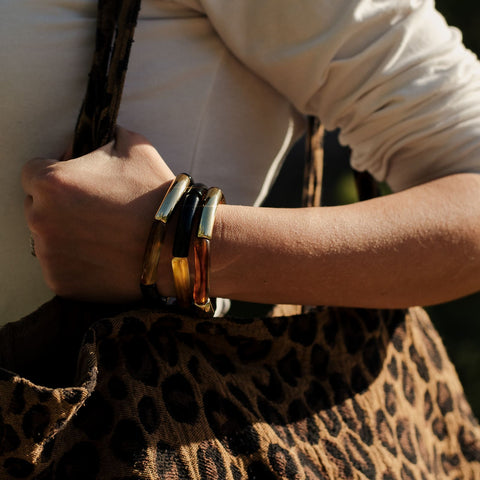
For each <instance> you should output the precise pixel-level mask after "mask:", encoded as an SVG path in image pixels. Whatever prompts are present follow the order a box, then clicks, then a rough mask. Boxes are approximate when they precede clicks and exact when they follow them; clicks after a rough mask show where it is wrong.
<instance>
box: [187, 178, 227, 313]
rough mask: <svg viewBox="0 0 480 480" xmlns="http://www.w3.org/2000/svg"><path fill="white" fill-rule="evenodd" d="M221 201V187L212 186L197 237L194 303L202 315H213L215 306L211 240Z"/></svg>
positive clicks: (222, 199) (223, 200) (203, 209)
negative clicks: (213, 303)
mask: <svg viewBox="0 0 480 480" xmlns="http://www.w3.org/2000/svg"><path fill="white" fill-rule="evenodd" d="M220 203H225V197H224V196H223V193H222V191H221V190H220V189H219V188H216V187H212V188H210V189H209V190H208V192H207V194H206V196H205V203H204V205H203V207H202V215H201V217H200V223H199V225H198V231H197V237H196V238H195V241H194V244H193V247H194V256H195V282H194V286H193V305H194V307H195V309H196V310H197V313H199V314H200V315H202V316H213V314H214V313H215V312H214V307H213V305H212V302H211V300H210V296H209V289H210V279H209V273H210V240H211V239H212V234H213V225H214V223H215V214H216V212H217V207H218V205H219V204H220Z"/></svg>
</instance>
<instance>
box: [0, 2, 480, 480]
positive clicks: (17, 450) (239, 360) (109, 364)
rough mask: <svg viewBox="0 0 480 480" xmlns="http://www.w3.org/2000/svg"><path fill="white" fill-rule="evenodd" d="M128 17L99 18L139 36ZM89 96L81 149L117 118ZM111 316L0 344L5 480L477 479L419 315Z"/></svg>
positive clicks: (21, 326) (463, 424)
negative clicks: (206, 317)
mask: <svg viewBox="0 0 480 480" xmlns="http://www.w3.org/2000/svg"><path fill="white" fill-rule="evenodd" d="M133 3H134V2H131V1H130V2H127V1H124V2H121V1H118V0H101V1H100V2H99V11H101V10H102V8H103V9H104V10H103V11H104V12H106V11H108V8H113V9H114V11H115V15H114V17H115V18H117V19H121V18H124V19H125V18H126V19H128V20H129V23H128V22H127V24H128V25H129V27H128V30H129V31H130V33H132V32H133V25H134V22H135V15H134V14H131V11H130V10H128V11H127V10H125V9H128V8H131V7H132V4H133ZM107 7H108V8H107ZM117 7H118V8H119V12H116V10H115V9H116V8H117ZM133 8H135V7H133ZM125 12H127V13H125ZM129 12H130V13H129ZM117 21H118V20H117ZM114 23H115V22H114ZM119 23H120V27H122V25H123V24H122V23H121V22H119ZM99 25H100V26H99V31H100V37H101V38H105V31H104V29H105V28H107V27H108V28H109V29H110V33H111V34H112V35H114V31H115V25H114V26H113V27H112V24H111V22H110V23H109V22H104V23H103V24H102V22H99ZM102 25H103V27H102ZM122 28H123V27H122ZM120 33H121V29H120ZM118 36H120V37H121V35H120V34H119V35H118ZM130 39H131V37H130ZM99 43H100V42H99V41H98V40H97V46H98V45H99ZM122 45H123V47H122V48H123V53H121V54H118V55H119V57H118V58H125V55H127V56H128V50H129V45H130V43H129V42H128V41H127V42H123V43H122ZM118 51H119V50H118V49H117V52H118ZM115 52H116V50H115V48H114V52H113V55H112V58H111V59H110V60H108V61H109V62H110V63H111V64H112V65H113V66H115V65H117V63H116V60H115V58H116V57H115ZM100 57H101V56H99V55H96V57H95V58H96V60H95V61H94V64H95V62H97V63H96V64H97V66H98V65H103V63H102V62H100V61H98V60H99V59H100ZM119 65H120V66H122V65H123V66H126V62H120V63H119ZM114 70H115V69H114ZM122 74H124V72H123V73H122V68H120V69H119V70H116V75H117V77H116V78H117V80H118V79H119V78H121V76H122ZM90 78H91V79H92V78H93V76H91V77H90ZM121 82H123V80H121V81H119V82H118V84H121ZM107 84H108V82H107ZM110 85H113V88H114V89H115V88H117V87H116V85H117V83H116V82H113V83H111V84H110ZM97 92H98V89H97ZM88 98H89V96H88V95H87V100H86V102H85V104H84V107H83V109H82V115H81V116H80V119H79V124H78V125H79V127H78V128H77V133H78V131H81V132H82V133H81V135H80V136H79V137H77V138H82V139H83V140H82V142H83V141H84V142H88V141H89V140H88V139H89V138H91V137H95V136H96V135H98V132H100V131H104V127H105V125H106V124H109V121H108V120H109V118H113V117H115V108H118V102H117V107H111V106H110V103H111V102H109V101H104V102H103V103H102V102H101V101H98V102H97V103H96V104H95V105H96V106H97V109H96V110H99V111H100V114H99V115H100V117H97V118H96V119H94V118H93V117H92V115H91V112H92V108H91V107H92V104H91V103H89V101H88ZM107 100H108V99H107ZM99 106H101V108H99ZM109 109H111V110H109ZM112 111H113V116H112V114H111V112H112ZM109 112H110V113H109ZM99 118H100V120H99ZM110 124H111V122H110ZM100 125H102V126H101V127H100ZM92 132H94V134H92ZM100 136H101V135H100ZM82 142H79V143H80V144H81V143H82ZM77 144H78V143H77ZM317 152H318V151H317ZM313 157H315V155H313ZM317 160H318V156H317ZM315 165H316V166H315ZM315 165H314V166H313V167H312V168H313V169H314V170H315V169H317V170H318V167H319V164H318V162H317V163H316V164H315ZM317 187H318V183H317ZM317 192H318V190H317V188H316V186H315V182H311V189H310V190H309V192H308V194H307V196H308V197H309V198H310V199H312V198H315V197H317V198H318V195H317ZM112 310H113V307H107V306H99V305H89V304H85V303H76V302H71V301H66V300H63V299H60V298H55V299H54V300H52V301H51V302H49V303H47V304H45V305H43V306H42V307H41V308H40V309H39V310H38V311H37V312H34V313H33V314H31V315H30V316H28V317H26V318H24V319H22V320H20V321H18V322H15V323H11V324H8V325H6V326H5V327H4V328H3V329H2V330H0V393H1V395H0V478H2V479H3V478H5V479H8V478H24V479H36V480H41V479H42V480H46V479H48V480H50V479H53V480H64V479H82V480H93V479H116V480H134V479H151V480H153V479H155V480H156V479H162V480H163V479H165V480H176V479H178V480H187V479H189V480H190V479H191V480H221V479H228V480H247V479H248V480H254V479H255V480H270V479H272V480H273V479H282V480H283V479H288V480H303V479H308V480H324V479H332V480H333V479H365V478H366V479H372V480H373V479H378V480H393V479H398V480H413V479H415V480H425V479H428V480H430V479H432V480H433V479H436V480H438V479H452V480H453V479H466V480H472V479H480V429H479V427H478V424H477V422H476V419H475V418H474V416H473V414H472V411H471V409H470V406H469V405H468V403H467V401H466V399H465V397H464V394H463V389H462V386H461V384H460V382H459V380H458V377H457V375H456V372H455V369H454V367H453V365H452V364H451V362H450V361H449V359H448V357H447V354H446V352H445V349H444V347H443V345H442V342H441V340H440V339H439V337H438V335H437V333H436V331H435V329H434V327H433V326H432V324H431V322H430V320H429V318H428V316H427V315H426V313H425V311H424V310H422V309H420V308H411V309H409V310H407V311H400V310H396V311H381V310H366V309H365V310H363V309H342V308H326V307H325V308H316V309H314V310H313V311H311V312H309V313H304V314H301V315H290V316H280V317H262V318H260V317H259V318H248V319H235V318H213V319H209V320H205V319H202V320H199V319H197V318H193V317H189V316H185V315H180V314H177V313H174V312H166V311H164V310H160V309H159V310H154V309H151V308H150V309H145V308H141V306H137V305H134V306H131V307H130V309H129V308H128V307H125V306H119V307H117V311H116V312H113V311H112Z"/></svg>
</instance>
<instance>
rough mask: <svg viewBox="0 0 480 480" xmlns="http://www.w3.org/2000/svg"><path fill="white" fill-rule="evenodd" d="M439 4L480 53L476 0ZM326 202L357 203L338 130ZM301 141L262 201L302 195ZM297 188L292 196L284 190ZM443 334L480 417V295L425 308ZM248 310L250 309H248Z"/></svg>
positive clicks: (290, 201) (329, 148) (287, 203)
mask: <svg viewBox="0 0 480 480" xmlns="http://www.w3.org/2000/svg"><path fill="white" fill-rule="evenodd" d="M437 8H438V9H439V10H440V11H441V12H442V13H443V14H444V15H445V17H446V18H447V20H448V23H449V24H450V25H454V26H456V27H458V28H459V29H460V30H461V31H462V33H463V35H464V43H465V45H466V46H467V47H468V48H470V49H471V50H473V51H474V52H475V53H476V54H477V56H478V55H480V2H478V1H475V2H474V1H472V0H463V1H461V2H459V1H458V0H441V1H438V2H437ZM324 147H325V153H326V160H325V178H326V179H327V181H326V182H324V186H323V196H324V203H325V204H327V205H338V204H346V203H351V202H354V201H356V192H355V186H354V182H353V177H352V174H351V171H350V168H349V165H348V157H349V150H348V149H347V148H343V147H341V146H340V145H339V144H338V141H337V135H336V132H328V133H327V135H326V138H325V145H324ZM302 155H303V144H302V143H300V142H299V144H298V145H297V146H296V147H295V148H294V149H293V150H292V152H291V153H290V155H289V157H288V158H287V160H286V162H285V165H284V166H283V168H282V171H281V172H280V175H279V178H278V180H277V182H276V184H275V185H274V188H273V189H272V192H271V194H270V195H269V197H268V198H267V200H266V204H267V205H271V206H276V207H291V206H297V205H298V202H299V199H300V198H301V185H302V172H301V171H299V169H298V162H299V156H302ZM294 165H297V168H295V166H294ZM292 185H295V186H298V189H297V191H295V192H294V193H293V198H292V197H289V198H285V196H284V192H285V191H289V190H290V191H291V189H292ZM427 310H428V311H429V313H430V316H431V318H432V320H433V322H434V324H435V326H436V327H437V329H438V331H439V332H440V335H441V336H442V338H443V341H444V343H445V346H446V348H447V351H448V353H449V355H450V358H451V359H452V361H453V363H454V364H455V366H456V368H457V371H458V374H459V376H460V379H461V380H462V383H463V386H464V389H465V392H466V394H467V397H468V399H469V401H470V404H471V405H472V408H473V410H474V412H475V414H476V416H477V418H480V293H479V294H476V295H473V296H471V297H468V298H464V299H461V300H457V301H455V302H451V303H448V304H444V305H439V306H435V307H430V308H428V309H427ZM247 312H248V309H247Z"/></svg>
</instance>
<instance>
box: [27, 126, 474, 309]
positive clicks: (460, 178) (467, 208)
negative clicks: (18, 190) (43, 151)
mask: <svg viewBox="0 0 480 480" xmlns="http://www.w3.org/2000/svg"><path fill="white" fill-rule="evenodd" d="M173 177H174V174H173V173H172V171H171V170H170V169H169V168H168V166H167V165H166V163H165V162H164V161H163V160H162V158H161V157H160V155H159V154H158V153H157V152H156V150H155V149H154V148H153V147H152V146H151V145H150V144H149V143H148V141H147V140H146V139H144V138H143V137H142V136H140V135H138V134H134V133H132V132H128V131H126V130H124V129H119V130H118V134H117V140H116V143H115V144H114V143H111V144H109V145H107V146H105V147H103V148H102V149H100V150H97V151H96V152H93V153H92V154H89V155H86V156H85V157H82V158H81V159H74V160H69V161H66V162H57V161H54V160H46V159H35V160H32V161H30V162H29V163H28V164H27V165H26V166H25V168H24V170H23V174H22V183H23V187H24V190H25V192H26V194H27V198H26V201H25V210H26V217H27V222H28V225H29V228H30V229H31V231H32V234H33V236H34V240H35V246H36V252H37V257H38V260H39V261H40V264H41V266H42V269H43V273H44V277H45V280H46V282H47V283H48V285H49V286H50V288H52V290H53V291H54V292H55V293H57V294H59V295H63V296H66V297H71V298H78V299H83V300H100V301H113V302H117V301H125V300H135V299H138V298H140V290H139V286H138V283H139V277H140V271H141V264H142V257H143V251H144V248H145V243H146V239H147V236H148V231H149V228H150V224H151V221H152V218H153V214H154V212H155V210H156V208H157V206H158V204H159V203H160V201H161V199H162V198H163V195H164V193H165V191H166V189H167V186H168V185H169V183H170V182H171V180H172V179H173ZM198 180H201V179H198ZM225 193H226V196H227V199H228V191H227V192H225ZM479 200H480V175H477V174H473V173H472V174H467V173H465V174H457V175H452V176H448V177H443V178H440V179H438V180H435V181H433V182H430V183H428V184H423V185H420V186H418V187H415V188H412V189H409V190H405V191H403V192H400V193H395V194H393V195H390V196H387V197H382V198H379V199H375V200H370V201H367V202H362V203H358V204H354V205H349V206H340V207H328V208H312V209H266V208H254V207H244V206H235V205H222V206H220V207H219V209H218V213H217V219H216V224H215V229H214V238H213V240H212V269H211V272H212V273H211V294H212V295H213V296H221V297H227V298H232V299H238V300H246V301H257V302H265V303H280V302H281V303H299V304H310V305H320V304H331V305H345V306H360V307H379V308H380V307H392V308H393V307H404V306H410V305H428V304H434V303H440V302H444V301H447V300H451V299H453V298H458V297H461V296H464V295H467V294H470V293H473V292H475V291H478V290H479V289H480V201H479ZM171 230H173V229H172V228H171V229H170V231H171ZM170 251H171V238H170V237H169V238H168V239H167V243H166V246H165V248H164V250H163V253H164V254H163V255H162V260H161V264H160V266H159V277H158V278H159V280H158V287H159V290H160V291H161V293H163V294H166V295H173V294H174V287H173V280H172V276H171V273H170V269H169V260H170Z"/></svg>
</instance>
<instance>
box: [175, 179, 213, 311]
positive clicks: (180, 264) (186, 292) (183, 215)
mask: <svg viewBox="0 0 480 480" xmlns="http://www.w3.org/2000/svg"><path fill="white" fill-rule="evenodd" d="M206 192H207V187H206V186H205V185H202V184H195V185H193V186H191V187H190V188H189V189H188V191H187V193H186V194H185V196H184V198H183V201H182V205H181V208H180V214H179V218H178V223H177V229H176V231H175V239H174V243H173V250H172V257H173V258H172V272H173V280H174V283H175V291H176V293H177V303H178V305H179V306H180V307H182V308H188V307H189V306H190V305H191V302H192V295H191V288H190V269H189V265H188V253H189V250H190V240H191V236H192V230H193V226H194V220H195V214H196V212H197V210H198V207H199V206H200V203H201V202H202V199H203V197H204V195H205V193H206Z"/></svg>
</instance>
